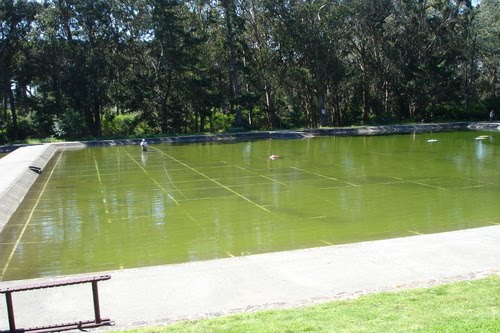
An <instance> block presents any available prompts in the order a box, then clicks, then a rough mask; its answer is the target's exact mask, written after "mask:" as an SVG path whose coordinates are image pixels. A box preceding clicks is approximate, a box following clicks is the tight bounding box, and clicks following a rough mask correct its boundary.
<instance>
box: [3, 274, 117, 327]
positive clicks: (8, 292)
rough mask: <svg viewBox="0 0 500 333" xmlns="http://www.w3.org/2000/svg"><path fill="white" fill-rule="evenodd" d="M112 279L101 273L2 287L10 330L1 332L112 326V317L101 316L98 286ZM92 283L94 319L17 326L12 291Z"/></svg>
mask: <svg viewBox="0 0 500 333" xmlns="http://www.w3.org/2000/svg"><path fill="white" fill-rule="evenodd" d="M109 279H111V276H110V275H100V276H93V277H86V278H76V279H68V280H61V281H55V282H47V283H39V284H32V285H25V286H18V287H13V288H1V289H0V294H5V300H6V302H7V315H8V317H9V328H10V329H9V330H7V331H0V332H1V333H7V332H9V333H16V332H35V333H45V332H60V331H67V330H72V329H85V328H93V327H99V326H111V325H113V324H114V322H112V321H111V320H110V319H107V318H101V313H100V307H99V291H98V288H97V283H98V282H99V281H104V280H109ZM83 283H91V284H92V296H93V301H94V320H86V321H78V322H73V323H65V324H55V325H50V326H39V327H29V328H20V329H19V328H17V327H16V321H15V317H14V305H13V302H12V293H17V292H22V291H28V290H36V289H46V288H55V287H64V286H71V285H76V284H83Z"/></svg>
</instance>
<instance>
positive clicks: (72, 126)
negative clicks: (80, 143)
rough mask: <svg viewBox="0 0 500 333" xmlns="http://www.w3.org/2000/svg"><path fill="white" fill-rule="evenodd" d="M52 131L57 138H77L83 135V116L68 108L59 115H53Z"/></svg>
mask: <svg viewBox="0 0 500 333" xmlns="http://www.w3.org/2000/svg"><path fill="white" fill-rule="evenodd" d="M52 129H53V131H54V135H55V136H56V137H57V138H64V139H78V138H82V137H85V133H86V131H85V121H84V119H83V116H82V115H81V114H80V113H78V112H76V111H73V110H68V111H66V112H65V113H64V114H62V115H61V116H54V119H53V128H52Z"/></svg>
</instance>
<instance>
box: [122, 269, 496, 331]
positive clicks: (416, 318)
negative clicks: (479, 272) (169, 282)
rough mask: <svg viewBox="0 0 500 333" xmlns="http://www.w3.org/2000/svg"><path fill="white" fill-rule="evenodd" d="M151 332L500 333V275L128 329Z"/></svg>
mask: <svg viewBox="0 0 500 333" xmlns="http://www.w3.org/2000/svg"><path fill="white" fill-rule="evenodd" d="M150 332H154V333H163V332H165V333H167V332H182V333H186V332H231V333H233V332H259V333H264V332H280V333H281V332H357V333H358V332H377V333H379V332H429V333H431V332H433V333H434V332H464V333H465V332H467V333H469V332H481V333H486V332H500V275H493V276H490V277H487V278H484V279H481V280H474V281H463V282H458V283H452V284H447V285H441V286H437V287H432V288H428V289H414V290H406V291H401V292H390V293H380V294H371V295H366V296H363V297H360V298H357V299H353V300H343V301H333V302H329V303H324V304H320V305H314V306H308V307H301V308H294V309H288V310H272V311H260V312H254V313H245V314H238V315H231V316H224V317H219V318H213V319H206V320H199V321H189V322H181V323H177V324H174V325H171V326H162V327H144V328H137V329H133V330H129V331H127V333H150Z"/></svg>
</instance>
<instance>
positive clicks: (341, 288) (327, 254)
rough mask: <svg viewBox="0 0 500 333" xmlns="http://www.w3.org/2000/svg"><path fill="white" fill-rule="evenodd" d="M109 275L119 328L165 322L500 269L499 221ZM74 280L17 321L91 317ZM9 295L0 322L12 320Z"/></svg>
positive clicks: (107, 287) (41, 297) (20, 302)
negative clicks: (8, 311)
mask: <svg viewBox="0 0 500 333" xmlns="http://www.w3.org/2000/svg"><path fill="white" fill-rule="evenodd" d="M108 273H110V274H111V276H112V278H111V280H109V281H103V282H101V283H100V284H99V292H100V297H101V314H102V316H103V317H107V318H110V319H111V320H113V321H115V323H116V326H115V327H113V329H123V328H130V327H134V326H141V325H164V324H168V323H171V322H174V321H178V320H183V319H195V318H202V317H210V316H217V315H223V314H230V313H235V312H244V311H254V310H259V309H268V308H282V307H290V306H299V305H306V304H312V303H318V302H323V301H328V300H333V299H338V298H346V297H352V296H357V295H361V294H365V293H372V292H379V291H386V290H398V289H402V288H412V287H426V286H429V285H433V284H438V283H445V282H450V281H457V280H463V279H471V278H478V277H482V276H486V275H490V274H500V225H495V226H491V227H484V228H477V229H469V230H460V231H454V232H448V233H440V234H430V235H422V236H413V237H406V238H396V239H389V240H383V241H371V242H363V243H355V244H347V245H338V246H328V247H321V248H313V249H305V250H296V251H288V252H279V253H270V254H261V255H252V256H246V257H236V258H228V259H220V260H211V261H202V262H192V263H185V264H177V265H166V266H157V267H148V268H141V269H126V270H121V271H113V272H108ZM40 281H41V280H30V281H13V282H2V283H0V288H3V287H7V286H9V287H12V286H16V285H23V284H27V283H35V282H40ZM65 288H66V287H65ZM65 288H57V291H56V292H55V294H47V293H40V294H35V295H31V296H30V297H28V296H27V294H28V293H25V294H23V293H19V294H15V297H16V298H15V299H14V304H15V307H16V309H20V311H17V313H16V320H17V322H19V323H24V325H26V326H31V325H36V324H40V321H41V322H42V323H45V324H48V323H60V322H61V321H62V319H63V318H64V321H63V322H65V321H78V320H83V319H92V318H93V312H92V307H91V305H90V304H91V303H89V302H91V298H92V297H91V293H90V286H89V285H87V286H86V288H85V286H82V287H81V288H79V289H76V290H72V291H71V292H72V293H71V294H68V290H66V289H65ZM68 288H69V287H68ZM52 290H55V289H52ZM2 303H3V302H2ZM2 303H0V329H4V328H7V327H5V326H7V321H6V312H5V305H4V304H2ZM84 309H87V310H86V312H82V311H83V310H84ZM83 313H85V315H84V314H83ZM82 316H83V317H82ZM26 326H25V327H26ZM20 327H21V326H20Z"/></svg>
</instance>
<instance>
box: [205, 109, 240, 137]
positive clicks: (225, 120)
mask: <svg viewBox="0 0 500 333" xmlns="http://www.w3.org/2000/svg"><path fill="white" fill-rule="evenodd" d="M232 124H234V115H232V114H227V113H225V112H223V111H221V110H219V109H215V110H213V114H212V117H211V121H210V124H209V125H207V126H209V127H208V128H207V129H208V130H209V131H211V132H226V131H227V130H228V129H229V128H231V126H232Z"/></svg>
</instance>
